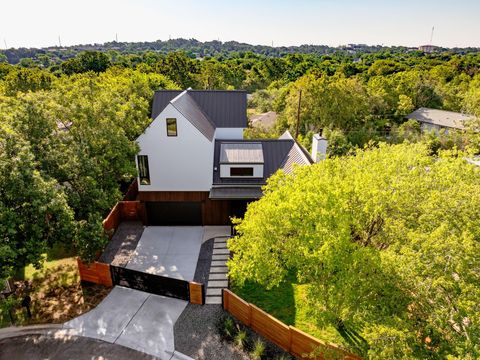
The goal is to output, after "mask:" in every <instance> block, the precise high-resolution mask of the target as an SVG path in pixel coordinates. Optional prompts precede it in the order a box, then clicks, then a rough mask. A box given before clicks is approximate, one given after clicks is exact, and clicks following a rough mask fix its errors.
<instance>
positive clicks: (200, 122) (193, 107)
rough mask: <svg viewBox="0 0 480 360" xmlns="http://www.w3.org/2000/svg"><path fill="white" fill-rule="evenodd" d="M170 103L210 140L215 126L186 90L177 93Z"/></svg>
mask: <svg viewBox="0 0 480 360" xmlns="http://www.w3.org/2000/svg"><path fill="white" fill-rule="evenodd" d="M170 103H171V104H172V105H173V106H174V107H175V109H177V110H178V111H179V112H180V113H181V114H182V115H183V116H185V118H186V119H187V120H188V121H190V122H191V123H192V125H193V126H195V127H196V128H197V129H198V131H200V132H201V133H202V134H203V135H205V137H206V138H207V139H208V140H210V141H212V140H213V136H214V135H215V126H214V125H213V124H212V122H211V121H210V120H209V119H208V118H207V117H206V116H205V114H204V113H203V112H202V110H201V109H200V108H199V107H198V105H197V103H196V102H195V100H193V99H192V97H191V96H190V95H189V92H188V91H185V92H183V93H181V94H179V95H178V96H177V97H176V98H174V99H173V100H171V101H170Z"/></svg>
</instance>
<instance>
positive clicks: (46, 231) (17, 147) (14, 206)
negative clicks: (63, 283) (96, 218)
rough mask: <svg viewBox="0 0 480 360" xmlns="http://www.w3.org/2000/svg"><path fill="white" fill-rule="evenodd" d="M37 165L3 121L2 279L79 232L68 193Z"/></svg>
mask: <svg viewBox="0 0 480 360" xmlns="http://www.w3.org/2000/svg"><path fill="white" fill-rule="evenodd" d="M37 165H38V164H37V163H36V161H35V158H34V156H33V154H32V151H31V149H30V147H29V144H28V143H27V142H26V141H25V140H24V139H23V138H22V137H21V136H19V134H18V133H16V132H15V131H14V130H13V129H12V128H10V127H9V126H7V125H6V124H4V123H3V124H2V123H0V259H1V261H0V279H2V278H5V277H7V276H9V275H11V274H12V273H13V272H14V271H15V269H18V268H21V267H23V266H25V265H28V264H34V265H37V266H38V265H39V264H40V261H41V259H42V254H43V253H44V252H46V250H47V249H48V248H49V247H51V246H52V245H53V244H55V243H62V244H64V245H70V244H71V243H72V241H73V238H74V237H75V230H74V227H73V226H72V225H73V212H72V211H71V209H70V207H69V206H68V204H67V199H66V196H65V194H64V193H63V192H62V190H61V189H60V187H59V186H58V183H57V182H56V181H55V180H54V179H52V178H49V177H46V176H44V174H42V173H41V172H39V171H38V170H37V167H38V166H37Z"/></svg>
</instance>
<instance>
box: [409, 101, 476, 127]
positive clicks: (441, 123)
mask: <svg viewBox="0 0 480 360" xmlns="http://www.w3.org/2000/svg"><path fill="white" fill-rule="evenodd" d="M406 118H407V119H413V120H417V121H418V122H419V123H420V126H421V129H422V131H432V130H433V131H436V132H438V131H439V130H441V129H445V131H446V132H448V130H450V129H456V130H464V129H465V125H466V122H468V121H469V120H472V119H474V116H472V115H466V114H462V113H458V112H453V111H446V110H438V109H429V108H423V107H422V108H419V109H417V110H415V111H414V112H412V113H411V114H409V115H407V116H406Z"/></svg>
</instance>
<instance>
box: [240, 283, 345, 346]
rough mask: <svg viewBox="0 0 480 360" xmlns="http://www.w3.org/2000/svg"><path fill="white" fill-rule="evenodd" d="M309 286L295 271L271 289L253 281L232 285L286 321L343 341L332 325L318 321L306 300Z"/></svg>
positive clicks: (241, 295)
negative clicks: (302, 282)
mask: <svg viewBox="0 0 480 360" xmlns="http://www.w3.org/2000/svg"><path fill="white" fill-rule="evenodd" d="M307 287H308V285H301V284H297V282H296V278H295V276H293V275H289V276H288V277H287V278H286V279H285V281H284V282H283V283H282V284H280V285H279V286H278V287H274V288H273V289H270V290H267V289H266V288H265V287H264V286H261V285H259V284H258V283H255V282H252V281H248V282H246V283H245V284H244V285H243V286H238V285H236V284H232V286H231V288H232V291H233V292H234V293H236V294H237V295H239V296H240V297H241V298H243V299H244V300H246V301H248V302H251V303H252V304H255V305H256V306H258V307H259V308H260V309H262V310H264V311H266V312H267V313H269V314H270V315H272V316H274V317H276V318H277V319H279V320H280V321H282V322H284V323H285V324H287V325H292V326H295V327H296V328H298V329H300V330H302V331H304V332H306V333H307V334H310V335H312V336H315V337H316V338H318V339H320V340H323V341H328V342H331V343H335V344H338V345H344V340H343V338H342V337H341V335H340V334H339V333H338V332H337V331H336V329H335V328H334V327H333V326H328V327H324V328H320V327H318V326H317V325H316V324H315V321H314V320H313V319H312V317H311V316H310V314H309V313H308V308H307V306H306V302H305V295H306V290H307Z"/></svg>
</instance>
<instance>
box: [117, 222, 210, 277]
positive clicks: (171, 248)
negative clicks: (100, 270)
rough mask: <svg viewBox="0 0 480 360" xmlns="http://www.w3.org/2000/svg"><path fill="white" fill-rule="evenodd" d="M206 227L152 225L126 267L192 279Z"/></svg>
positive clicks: (144, 233)
mask: <svg viewBox="0 0 480 360" xmlns="http://www.w3.org/2000/svg"><path fill="white" fill-rule="evenodd" d="M204 231H205V230H204V228H203V227H202V226H149V227H147V228H146V229H145V230H144V231H143V234H142V236H141V238H140V241H139V242H138V245H137V248H136V249H135V252H134V254H133V258H132V259H131V260H130V261H129V262H128V264H127V266H126V268H127V269H132V270H137V271H142V272H147V273H150V274H156V275H162V276H168V277H172V278H175V279H181V280H187V281H193V277H194V275H195V268H196V266H197V261H198V254H199V253H200V247H201V245H202V240H203V238H204Z"/></svg>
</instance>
